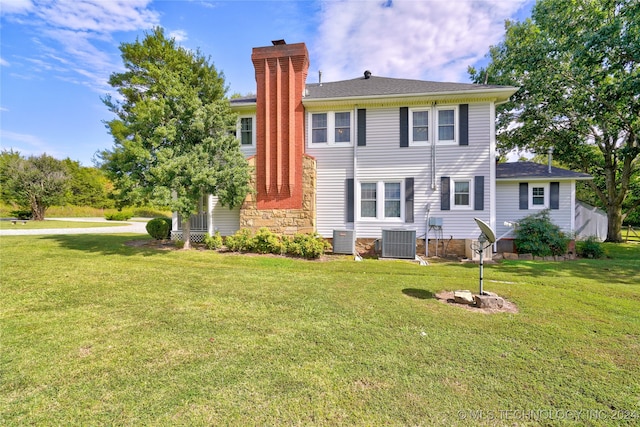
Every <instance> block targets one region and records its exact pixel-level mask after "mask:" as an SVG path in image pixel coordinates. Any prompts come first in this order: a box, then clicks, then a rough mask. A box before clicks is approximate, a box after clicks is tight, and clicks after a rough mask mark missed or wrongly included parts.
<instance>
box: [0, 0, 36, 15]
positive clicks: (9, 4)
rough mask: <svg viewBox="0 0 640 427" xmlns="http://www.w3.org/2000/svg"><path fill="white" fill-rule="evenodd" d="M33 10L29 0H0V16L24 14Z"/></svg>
mask: <svg viewBox="0 0 640 427" xmlns="http://www.w3.org/2000/svg"><path fill="white" fill-rule="evenodd" d="M32 9H33V3H31V0H2V7H0V13H1V14H2V15H8V14H25V13H28V12H30V11H31V10H32Z"/></svg>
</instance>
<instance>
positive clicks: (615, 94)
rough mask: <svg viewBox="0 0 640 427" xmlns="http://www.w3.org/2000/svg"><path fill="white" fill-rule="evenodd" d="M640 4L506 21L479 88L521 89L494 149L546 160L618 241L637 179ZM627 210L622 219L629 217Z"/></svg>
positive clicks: (566, 9) (555, 8)
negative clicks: (604, 218)
mask: <svg viewBox="0 0 640 427" xmlns="http://www.w3.org/2000/svg"><path fill="white" fill-rule="evenodd" d="M638 40H640V2H639V1H637V0H538V2H537V3H536V5H535V7H534V9H533V12H532V17H531V19H527V20H525V21H524V22H507V23H506V36H505V39H504V41H503V42H502V43H500V44H498V45H497V46H492V47H491V48H490V51H489V57H490V63H489V64H488V66H487V67H486V68H483V69H480V70H475V69H473V68H470V69H469V72H470V75H471V78H472V80H473V81H475V82H478V83H485V82H486V83H490V84H510V85H515V86H519V87H520V90H519V91H518V92H517V93H516V94H515V95H514V96H513V97H512V100H511V102H509V103H507V104H503V105H502V106H500V107H499V108H498V109H497V111H496V113H497V120H498V137H497V138H498V145H499V150H500V151H502V152H503V153H504V152H506V151H509V150H511V149H513V148H518V149H528V150H530V151H533V152H537V153H544V152H546V151H547V149H548V147H554V157H555V158H556V159H557V160H559V161H561V162H562V163H563V164H565V165H567V166H568V167H570V168H572V169H574V170H580V171H583V172H587V173H590V174H592V175H593V176H594V177H595V178H596V179H594V180H593V182H591V183H590V185H591V188H592V191H594V192H595V194H596V195H597V197H598V199H599V200H600V202H601V206H603V207H604V208H605V209H606V211H607V215H608V235H607V240H608V241H612V242H620V241H621V240H622V236H621V226H622V221H623V220H624V218H625V215H626V213H628V212H630V211H632V210H633V209H635V207H637V206H638V203H640V200H638V198H636V200H637V203H636V202H634V203H633V204H628V203H627V204H625V202H626V201H627V200H628V197H629V195H630V193H631V191H632V188H631V187H632V183H633V182H634V180H637V177H638V175H639V174H640V166H639V163H640V144H639V141H638V137H639V135H640V96H639V94H640V43H639V42H638ZM623 209H624V212H623Z"/></svg>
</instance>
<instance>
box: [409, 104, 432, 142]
mask: <svg viewBox="0 0 640 427" xmlns="http://www.w3.org/2000/svg"><path fill="white" fill-rule="evenodd" d="M411 128H412V142H428V141H429V112H428V111H412V114H411Z"/></svg>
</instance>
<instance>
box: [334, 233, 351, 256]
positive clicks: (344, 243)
mask: <svg viewBox="0 0 640 427" xmlns="http://www.w3.org/2000/svg"><path fill="white" fill-rule="evenodd" d="M333 253H334V254H346V255H352V254H355V253H356V248H355V241H354V239H353V230H333Z"/></svg>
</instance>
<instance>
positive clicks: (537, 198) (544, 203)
mask: <svg viewBox="0 0 640 427" xmlns="http://www.w3.org/2000/svg"><path fill="white" fill-rule="evenodd" d="M529 191H530V193H529V207H530V209H545V208H547V207H548V206H549V191H548V185H547V184H537V185H535V184H534V185H529Z"/></svg>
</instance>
